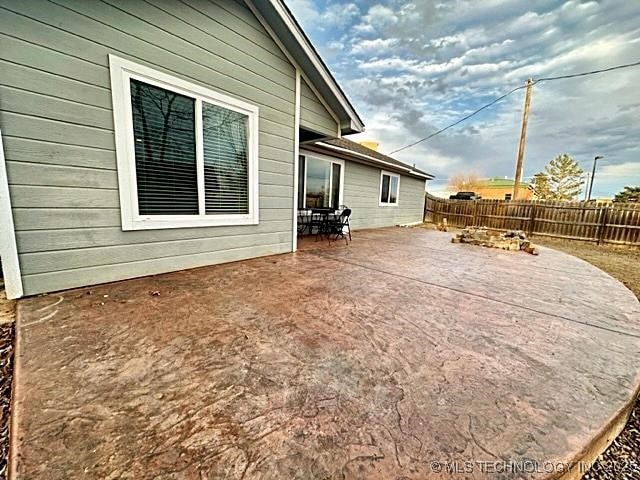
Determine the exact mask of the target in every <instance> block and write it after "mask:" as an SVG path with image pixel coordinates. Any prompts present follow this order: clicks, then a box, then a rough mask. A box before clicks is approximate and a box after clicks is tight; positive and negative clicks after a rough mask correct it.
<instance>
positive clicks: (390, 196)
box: [378, 170, 400, 207]
mask: <svg viewBox="0 0 640 480" xmlns="http://www.w3.org/2000/svg"><path fill="white" fill-rule="evenodd" d="M379 199H380V202H379V203H378V205H380V206H381V207H395V206H397V205H398V201H399V200H400V175H398V174H397V173H391V172H387V171H385V170H380V197H379Z"/></svg>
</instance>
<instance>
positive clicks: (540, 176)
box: [531, 172, 552, 200]
mask: <svg viewBox="0 0 640 480" xmlns="http://www.w3.org/2000/svg"><path fill="white" fill-rule="evenodd" d="M531 188H532V189H533V194H534V195H535V198H536V199H537V200H549V199H550V198H551V197H552V192H551V187H550V185H549V177H548V176H547V174H546V173H544V172H538V173H536V174H535V175H534V176H533V179H532V180H531Z"/></svg>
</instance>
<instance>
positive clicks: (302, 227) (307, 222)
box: [298, 208, 312, 235]
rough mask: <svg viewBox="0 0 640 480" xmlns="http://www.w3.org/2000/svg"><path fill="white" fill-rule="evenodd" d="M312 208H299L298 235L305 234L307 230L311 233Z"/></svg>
mask: <svg viewBox="0 0 640 480" xmlns="http://www.w3.org/2000/svg"><path fill="white" fill-rule="evenodd" d="M311 217H312V215H311V210H310V209H308V208H300V209H299V210H298V235H304V234H305V231H307V233H308V234H309V235H311Z"/></svg>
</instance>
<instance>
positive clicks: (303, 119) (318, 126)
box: [300, 79, 338, 137]
mask: <svg viewBox="0 0 640 480" xmlns="http://www.w3.org/2000/svg"><path fill="white" fill-rule="evenodd" d="M300 126H301V127H302V128H306V129H309V130H313V131H314V132H317V133H321V134H323V135H326V136H328V137H335V136H336V135H337V133H338V122H336V120H335V119H334V118H333V117H332V116H331V114H330V113H329V112H328V111H327V109H326V108H325V107H324V105H322V103H321V102H320V100H318V97H317V96H316V94H315V93H313V90H311V89H310V88H309V85H307V83H306V82H305V81H304V79H300Z"/></svg>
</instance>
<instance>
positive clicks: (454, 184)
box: [449, 173, 484, 192]
mask: <svg viewBox="0 0 640 480" xmlns="http://www.w3.org/2000/svg"><path fill="white" fill-rule="evenodd" d="M483 185H484V182H483V181H482V179H481V178H480V175H478V174H477V173H456V174H455V175H452V176H451V177H450V178H449V188H450V189H451V190H454V191H456V192H474V191H476V190H478V189H479V188H482V186H483Z"/></svg>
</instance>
